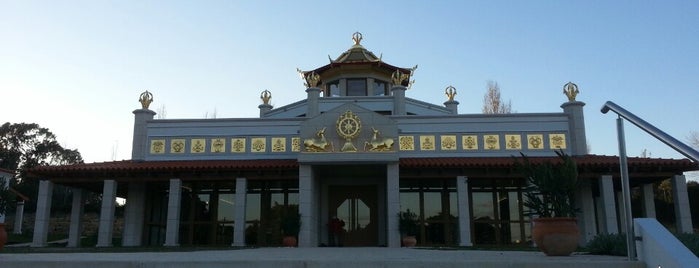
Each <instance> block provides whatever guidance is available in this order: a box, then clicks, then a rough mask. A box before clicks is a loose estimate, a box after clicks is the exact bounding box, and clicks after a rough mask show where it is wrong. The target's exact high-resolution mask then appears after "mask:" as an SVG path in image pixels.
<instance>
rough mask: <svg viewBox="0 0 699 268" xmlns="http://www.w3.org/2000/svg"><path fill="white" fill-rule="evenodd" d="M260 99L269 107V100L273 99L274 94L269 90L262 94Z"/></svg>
mask: <svg viewBox="0 0 699 268" xmlns="http://www.w3.org/2000/svg"><path fill="white" fill-rule="evenodd" d="M260 99H262V103H263V104H267V105H269V100H270V99H272V92H269V90H266V89H265V90H264V91H262V93H260Z"/></svg>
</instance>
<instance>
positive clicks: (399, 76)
mask: <svg viewBox="0 0 699 268" xmlns="http://www.w3.org/2000/svg"><path fill="white" fill-rule="evenodd" d="M409 77H410V75H408V74H404V73H401V72H400V70H397V69H396V71H395V72H393V75H391V82H393V84H394V85H396V86H400V85H402V84H403V81H405V80H406V79H408V78H409Z"/></svg>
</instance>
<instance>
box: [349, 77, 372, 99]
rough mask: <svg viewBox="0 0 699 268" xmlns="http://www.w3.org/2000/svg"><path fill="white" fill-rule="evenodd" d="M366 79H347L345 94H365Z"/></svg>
mask: <svg viewBox="0 0 699 268" xmlns="http://www.w3.org/2000/svg"><path fill="white" fill-rule="evenodd" d="M366 89H367V87H366V79H365V78H361V79H347V96H366V95H367V90H366Z"/></svg>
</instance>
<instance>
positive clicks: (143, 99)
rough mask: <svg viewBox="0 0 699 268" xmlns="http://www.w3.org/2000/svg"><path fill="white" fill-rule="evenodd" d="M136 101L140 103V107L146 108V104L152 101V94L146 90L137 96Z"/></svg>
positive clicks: (148, 104)
mask: <svg viewBox="0 0 699 268" xmlns="http://www.w3.org/2000/svg"><path fill="white" fill-rule="evenodd" d="M138 101H139V102H140V103H141V108H143V109H148V106H150V104H151V103H152V102H153V94H152V93H150V92H148V90H146V91H144V92H143V93H141V96H139V97H138Z"/></svg>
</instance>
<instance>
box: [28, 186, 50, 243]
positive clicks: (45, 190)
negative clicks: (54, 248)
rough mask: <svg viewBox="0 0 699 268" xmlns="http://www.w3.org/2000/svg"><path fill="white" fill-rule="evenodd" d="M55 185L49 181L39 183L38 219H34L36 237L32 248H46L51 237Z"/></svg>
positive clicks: (33, 239)
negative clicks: (52, 201) (52, 198)
mask: <svg viewBox="0 0 699 268" xmlns="http://www.w3.org/2000/svg"><path fill="white" fill-rule="evenodd" d="M52 195H53V183H52V182H50V181H48V180H41V181H39V194H38V196H37V200H36V216H35V217H36V218H35V219H34V237H33V238H32V247H45V246H46V245H47V241H46V240H47V239H48V235H49V221H50V219H51V197H52Z"/></svg>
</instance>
